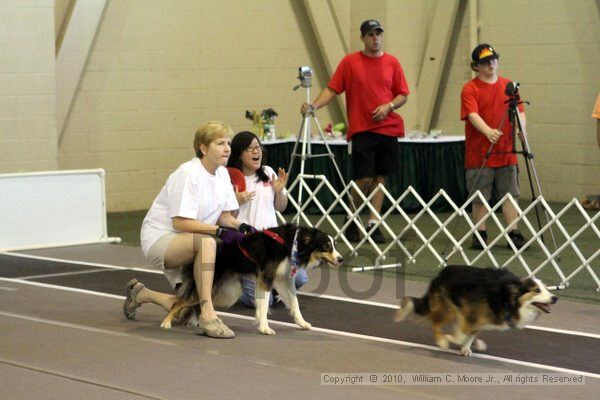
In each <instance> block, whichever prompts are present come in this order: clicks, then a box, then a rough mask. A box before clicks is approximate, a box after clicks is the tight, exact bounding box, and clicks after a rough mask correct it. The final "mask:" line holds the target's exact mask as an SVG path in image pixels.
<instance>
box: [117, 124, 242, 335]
mask: <svg viewBox="0 0 600 400" xmlns="http://www.w3.org/2000/svg"><path fill="white" fill-rule="evenodd" d="M232 133H233V132H232V130H231V128H230V127H229V126H227V125H225V124H223V123H222V122H218V121H211V122H208V123H206V124H204V125H202V126H201V127H200V128H199V129H198V131H197V132H196V134H195V136H194V150H195V152H196V157H194V158H193V159H191V160H190V161H188V162H186V163H183V164H182V165H180V166H179V168H177V170H176V171H175V172H173V173H172V174H171V175H170V176H169V178H168V179H167V182H166V183H165V185H164V186H163V188H162V189H161V191H160V193H159V194H158V196H157V197H156V199H155V200H154V203H152V207H151V208H150V210H149V211H148V214H147V215H146V218H145V219H144V222H143V223H142V230H141V245H142V251H143V253H144V255H145V256H146V257H147V258H148V260H149V261H151V262H152V264H153V265H155V266H157V267H159V268H161V269H162V270H163V272H164V274H165V276H166V278H167V279H168V280H169V282H170V283H171V286H172V287H173V288H174V289H175V290H176V291H178V290H179V289H181V286H182V285H183V286H185V284H186V278H187V279H192V277H191V274H190V272H189V271H190V270H191V271H192V272H193V279H194V281H195V283H196V290H197V291H198V297H199V298H200V304H201V305H200V310H201V313H200V321H199V328H198V333H201V334H205V335H207V336H210V337H216V338H232V337H234V336H235V334H234V333H233V331H232V330H231V329H229V328H228V327H227V326H226V325H225V324H224V323H223V321H221V320H220V319H219V318H218V317H217V314H216V312H215V309H214V307H213V303H212V298H211V288H212V284H213V277H214V264H215V257H216V247H217V246H216V241H215V239H214V236H219V237H221V238H222V239H223V240H225V237H223V236H220V235H221V233H222V232H223V229H221V228H220V227H227V228H235V229H240V228H241V229H240V230H243V229H244V227H247V226H246V225H245V224H242V223H241V222H240V221H238V220H237V219H236V218H235V217H234V216H233V215H232V213H231V212H232V211H234V210H236V209H237V208H238V204H237V201H236V198H235V193H234V191H233V189H232V187H231V183H230V180H229V174H228V173H227V169H226V168H224V167H225V165H226V164H227V160H228V158H229V156H230V153H231V147H230V142H231V136H232ZM226 232H227V233H228V234H231V233H235V234H239V232H237V231H226ZM190 264H193V267H190ZM186 267H187V270H186ZM186 272H187V274H186ZM188 283H189V282H188ZM188 286H189V285H188ZM126 292H127V293H126V294H127V296H126V300H125V303H124V305H123V312H124V313H125V316H126V317H127V318H128V319H133V318H135V310H136V308H137V307H139V306H140V305H142V304H144V303H154V304H157V305H159V306H161V307H163V308H164V309H165V310H167V311H168V310H170V309H171V307H172V305H173V303H174V302H175V301H176V300H177V296H176V295H170V294H165V293H159V292H156V291H153V290H150V289H148V288H145V287H144V285H143V284H142V283H140V282H138V281H137V280H135V279H134V280H132V281H130V282H129V283H128V285H127V287H126Z"/></svg>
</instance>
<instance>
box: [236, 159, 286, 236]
mask: <svg viewBox="0 0 600 400" xmlns="http://www.w3.org/2000/svg"><path fill="white" fill-rule="evenodd" d="M264 171H265V173H266V174H267V176H268V177H269V180H268V181H267V182H261V181H258V182H257V181H256V180H257V179H258V177H257V176H256V174H255V175H252V176H246V177H245V178H246V190H247V191H249V192H256V195H255V196H254V198H253V199H252V201H249V202H248V203H244V204H242V205H241V206H240V211H239V214H238V217H237V219H238V220H239V221H241V222H245V223H247V224H250V225H252V226H253V227H255V228H256V229H259V230H260V229H265V228H273V227H274V226H277V216H276V214H275V190H273V183H272V182H271V178H272V177H273V174H275V171H274V170H273V168H271V167H269V166H267V165H265V169H264Z"/></svg>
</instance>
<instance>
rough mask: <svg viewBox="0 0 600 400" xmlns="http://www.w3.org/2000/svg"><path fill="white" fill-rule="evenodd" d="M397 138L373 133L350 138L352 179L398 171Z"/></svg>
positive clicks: (398, 153) (363, 133)
mask: <svg viewBox="0 0 600 400" xmlns="http://www.w3.org/2000/svg"><path fill="white" fill-rule="evenodd" d="M399 160H400V150H399V149H398V138H397V137H393V136H386V135H382V134H380V133H375V132H361V133H357V134H355V135H354V136H352V179H361V178H373V177H375V176H387V175H391V174H395V173H397V172H398V170H399V169H400V162H399Z"/></svg>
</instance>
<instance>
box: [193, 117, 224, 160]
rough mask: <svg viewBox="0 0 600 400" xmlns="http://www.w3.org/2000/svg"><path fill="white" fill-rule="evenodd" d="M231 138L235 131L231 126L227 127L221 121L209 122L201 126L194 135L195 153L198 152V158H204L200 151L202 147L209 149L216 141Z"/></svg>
mask: <svg viewBox="0 0 600 400" xmlns="http://www.w3.org/2000/svg"><path fill="white" fill-rule="evenodd" d="M231 136H233V129H231V127H230V126H229V125H225V124H224V123H223V122H221V121H208V122H207V123H205V124H203V125H202V126H200V128H198V130H197V131H196V134H195V135H194V151H195V152H196V157H198V158H202V157H204V154H202V152H201V151H200V145H205V146H206V147H208V146H209V145H210V143H211V142H212V141H213V140H215V139H220V138H222V137H231Z"/></svg>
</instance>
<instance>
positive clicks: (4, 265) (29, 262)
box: [0, 254, 105, 278]
mask: <svg viewBox="0 0 600 400" xmlns="http://www.w3.org/2000/svg"><path fill="white" fill-rule="evenodd" d="M93 269H98V270H99V271H100V270H105V269H104V268H99V267H92V266H87V265H76V264H70V263H62V262H56V261H49V260H38V259H33V258H25V257H15V256H7V255H5V254H0V277H3V278H20V277H24V276H33V275H47V274H58V273H63V272H77V271H87V270H93Z"/></svg>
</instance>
